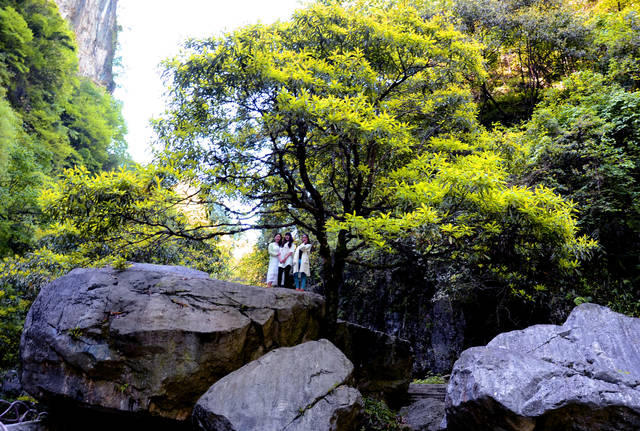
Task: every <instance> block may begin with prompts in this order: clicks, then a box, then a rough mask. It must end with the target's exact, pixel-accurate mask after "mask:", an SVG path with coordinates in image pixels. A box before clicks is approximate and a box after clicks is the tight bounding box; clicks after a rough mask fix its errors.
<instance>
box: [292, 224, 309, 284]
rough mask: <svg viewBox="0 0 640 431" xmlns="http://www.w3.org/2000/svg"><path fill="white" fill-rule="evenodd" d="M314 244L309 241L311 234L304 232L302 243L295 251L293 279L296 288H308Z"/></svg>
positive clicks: (301, 238)
mask: <svg viewBox="0 0 640 431" xmlns="http://www.w3.org/2000/svg"><path fill="white" fill-rule="evenodd" d="M312 247H313V246H312V244H311V242H310V241H309V235H307V234H306V233H303V234H302V236H301V237H300V245H299V246H298V247H296V251H295V252H294V253H293V281H294V282H295V285H296V290H307V277H309V276H310V275H311V268H310V265H309V261H310V257H309V255H310V253H311V248H312Z"/></svg>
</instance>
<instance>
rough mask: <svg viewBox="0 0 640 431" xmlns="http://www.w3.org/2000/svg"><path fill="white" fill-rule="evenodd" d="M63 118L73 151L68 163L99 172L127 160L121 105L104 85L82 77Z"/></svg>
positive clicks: (120, 164) (115, 166) (114, 167)
mask: <svg viewBox="0 0 640 431" xmlns="http://www.w3.org/2000/svg"><path fill="white" fill-rule="evenodd" d="M61 118H62V120H63V123H64V125H65V127H66V128H67V130H68V131H67V134H68V136H69V141H70V144H71V146H72V148H73V150H74V152H73V154H72V156H70V161H68V162H67V163H71V164H75V165H82V166H85V167H86V168H87V169H89V170H90V171H91V172H98V171H100V170H111V169H117V168H119V167H121V166H122V165H123V164H124V163H125V162H127V160H128V155H127V144H126V142H125V141H124V135H125V134H126V127H125V125H124V119H123V117H122V112H121V107H120V104H119V103H118V102H116V101H115V100H114V99H113V98H112V97H111V96H110V95H109V94H108V93H107V92H106V91H105V90H104V89H103V88H100V87H98V86H96V85H95V84H93V83H92V82H91V81H89V80H87V79H80V81H79V84H78V85H77V86H75V88H74V91H73V94H72V97H71V98H70V99H69V101H68V103H67V104H66V106H65V111H64V113H63V114H62V117H61Z"/></svg>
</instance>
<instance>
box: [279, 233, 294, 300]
mask: <svg viewBox="0 0 640 431" xmlns="http://www.w3.org/2000/svg"><path fill="white" fill-rule="evenodd" d="M295 249H296V246H295V244H294V243H293V236H292V235H291V232H287V233H285V234H284V240H283V241H282V247H280V264H279V265H278V266H279V268H278V286H279V287H282V286H284V287H285V288H287V289H293V277H291V267H292V266H293V252H294V251H295Z"/></svg>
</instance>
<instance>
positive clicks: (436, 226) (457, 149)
mask: <svg viewBox="0 0 640 431" xmlns="http://www.w3.org/2000/svg"><path fill="white" fill-rule="evenodd" d="M476 139H477V138H476ZM487 140H488V137H487V136H485V137H484V138H482V139H478V140H473V141H470V142H462V141H459V140H456V139H446V140H443V139H433V140H431V141H430V149H431V151H426V152H424V153H423V154H421V155H420V156H418V157H416V158H415V159H414V160H413V161H412V162H411V163H409V164H408V165H407V166H406V167H404V168H402V169H399V170H397V171H396V172H395V173H394V175H393V176H391V177H390V182H389V184H388V186H387V188H386V190H388V192H389V193H388V195H387V196H388V201H389V202H391V203H393V207H394V208H395V209H394V210H392V211H389V212H384V213H380V214H378V215H377V216H376V217H369V218H367V219H365V218H363V217H358V216H357V215H350V216H348V217H347V218H346V220H345V222H342V223H338V222H333V223H331V229H332V230H338V229H352V230H354V231H356V232H357V234H358V235H360V236H361V237H363V238H365V239H366V240H367V241H368V242H369V243H371V244H375V245H376V246H378V247H382V248H386V249H388V250H389V251H392V250H393V249H394V248H397V249H398V250H399V251H401V252H402V250H403V248H406V247H407V245H410V248H411V250H410V253H411V254H414V255H415V256H416V257H419V258H420V259H421V260H422V261H428V262H429V263H430V264H434V262H437V261H441V262H442V266H441V268H444V267H448V268H449V270H448V271H447V272H448V276H445V273H441V274H439V279H440V283H441V286H439V287H438V289H439V290H440V294H447V295H453V296H458V297H460V296H462V297H466V296H467V295H469V294H470V293H471V292H470V290H473V289H478V288H481V287H480V286H485V287H484V288H485V289H486V288H488V287H492V288H496V287H498V286H504V288H508V289H509V290H510V291H511V293H512V294H515V295H517V296H521V297H523V298H526V299H534V298H536V297H539V296H541V295H543V296H546V295H547V294H548V292H547V291H548V290H549V289H554V288H557V286H558V281H559V280H561V279H563V278H566V277H571V276H572V274H573V271H574V270H575V269H576V267H577V266H578V262H579V260H580V259H582V258H584V257H585V256H587V255H588V253H589V251H590V250H591V249H592V248H593V247H594V245H595V244H594V243H593V242H592V241H591V240H589V239H587V238H584V237H581V238H576V230H577V229H576V225H575V219H574V218H573V206H572V205H571V204H570V203H568V202H566V201H564V200H563V199H562V198H561V197H560V196H558V195H556V194H554V193H553V192H552V191H551V190H549V189H547V188H545V187H542V186H538V187H536V188H534V189H529V188H527V187H521V186H514V185H512V184H509V181H508V180H509V177H508V172H507V171H506V170H505V169H504V167H503V159H502V157H501V156H500V155H499V154H498V153H496V152H494V151H493V150H487V149H484V148H482V147H477V146H475V145H476V142H478V141H480V142H485V143H486V141H487ZM555 293H556V294H557V293H558V292H555Z"/></svg>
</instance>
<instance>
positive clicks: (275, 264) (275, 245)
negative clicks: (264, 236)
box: [267, 233, 282, 287]
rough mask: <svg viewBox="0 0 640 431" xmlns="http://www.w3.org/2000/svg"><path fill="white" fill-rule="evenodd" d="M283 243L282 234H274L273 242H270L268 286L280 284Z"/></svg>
mask: <svg viewBox="0 0 640 431" xmlns="http://www.w3.org/2000/svg"><path fill="white" fill-rule="evenodd" d="M281 245H282V235H280V234H279V233H277V234H275V235H274V236H273V242H271V243H270V244H269V249H268V251H269V269H268V270H267V287H273V285H274V284H275V285H277V284H278V268H279V264H280V246H281Z"/></svg>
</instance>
